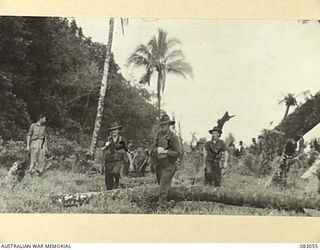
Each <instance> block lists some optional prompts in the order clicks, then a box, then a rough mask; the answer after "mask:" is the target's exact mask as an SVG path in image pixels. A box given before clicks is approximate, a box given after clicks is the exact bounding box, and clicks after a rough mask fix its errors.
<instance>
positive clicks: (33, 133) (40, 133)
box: [28, 122, 46, 140]
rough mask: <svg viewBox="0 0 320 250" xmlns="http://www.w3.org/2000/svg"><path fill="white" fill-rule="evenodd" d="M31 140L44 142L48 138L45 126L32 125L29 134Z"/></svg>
mask: <svg viewBox="0 0 320 250" xmlns="http://www.w3.org/2000/svg"><path fill="white" fill-rule="evenodd" d="M28 136H30V139H31V140H43V139H44V138H45V136H46V130H45V126H44V125H42V124H39V123H37V122H36V123H32V124H31V126H30V129H29V132H28Z"/></svg>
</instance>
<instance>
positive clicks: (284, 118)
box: [283, 105, 290, 120]
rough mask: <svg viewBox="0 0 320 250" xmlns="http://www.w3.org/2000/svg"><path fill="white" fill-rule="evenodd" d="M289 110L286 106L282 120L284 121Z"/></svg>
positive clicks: (288, 106)
mask: <svg viewBox="0 0 320 250" xmlns="http://www.w3.org/2000/svg"><path fill="white" fill-rule="evenodd" d="M289 109H290V105H287V107H286V112H285V113H284V116H283V120H284V119H286V117H287V116H288V113H289Z"/></svg>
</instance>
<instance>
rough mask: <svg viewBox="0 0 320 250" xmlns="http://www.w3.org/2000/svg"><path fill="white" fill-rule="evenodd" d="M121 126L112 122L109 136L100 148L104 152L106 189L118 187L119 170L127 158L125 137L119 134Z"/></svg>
mask: <svg viewBox="0 0 320 250" xmlns="http://www.w3.org/2000/svg"><path fill="white" fill-rule="evenodd" d="M121 128H122V127H121V126H119V124H118V123H117V122H114V123H112V125H111V127H110V128H109V130H110V136H109V137H108V138H107V140H106V143H105V146H104V147H103V148H102V150H106V153H105V184H106V188H107V190H111V189H116V188H118V187H119V180H120V171H121V169H122V167H123V166H124V164H125V163H126V162H127V161H128V160H129V158H128V157H129V156H128V154H129V153H128V150H127V149H126V142H125V138H123V137H122V136H120V135H119V133H120V130H121Z"/></svg>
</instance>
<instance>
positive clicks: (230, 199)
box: [50, 186, 320, 211]
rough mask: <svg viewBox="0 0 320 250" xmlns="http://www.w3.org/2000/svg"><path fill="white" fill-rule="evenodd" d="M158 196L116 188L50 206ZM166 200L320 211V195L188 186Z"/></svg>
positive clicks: (153, 190)
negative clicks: (93, 200) (96, 199)
mask: <svg viewBox="0 0 320 250" xmlns="http://www.w3.org/2000/svg"><path fill="white" fill-rule="evenodd" d="M158 194H159V188H158V187H136V188H130V189H116V190H111V191H105V192H89V193H77V194H66V195H53V196H51V197H50V199H51V201H52V203H53V204H59V205H62V206H65V207H67V206H78V205H82V204H85V203H89V202H90V200H91V199H92V198H98V199H102V198H108V197H109V198H112V199H121V198H128V199H130V201H132V202H156V201H157V198H158ZM169 199H170V200H175V201H177V202H178V201H209V202H217V203H224V204H228V205H235V206H251V207H255V208H270V209H279V210H293V211H303V210H304V209H306V208H307V209H315V210H320V196H319V197H307V196H302V195H301V196H300V197H297V196H290V195H285V194H282V193H266V192H263V191H260V192H255V191H248V190H243V191H242V190H234V189H230V188H220V189H219V190H216V189H214V188H212V187H207V186H205V187H202V186H192V187H182V186H181V187H173V188H171V190H170V192H169Z"/></svg>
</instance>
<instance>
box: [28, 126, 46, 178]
mask: <svg viewBox="0 0 320 250" xmlns="http://www.w3.org/2000/svg"><path fill="white" fill-rule="evenodd" d="M28 136H30V167H29V170H38V171H39V172H40V173H42V172H43V171H44V166H45V155H46V151H47V142H46V131H45V126H44V125H40V124H39V123H33V124H31V126H30V129H29V132H28Z"/></svg>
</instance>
